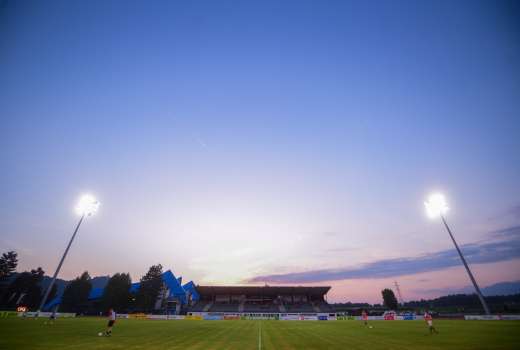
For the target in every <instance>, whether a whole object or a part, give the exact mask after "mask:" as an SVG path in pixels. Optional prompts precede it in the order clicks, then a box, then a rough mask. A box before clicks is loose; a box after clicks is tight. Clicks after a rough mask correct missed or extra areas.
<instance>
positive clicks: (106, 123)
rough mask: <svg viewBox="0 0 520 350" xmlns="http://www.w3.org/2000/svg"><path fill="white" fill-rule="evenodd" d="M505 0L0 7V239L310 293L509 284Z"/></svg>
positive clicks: (509, 52)
mask: <svg viewBox="0 0 520 350" xmlns="http://www.w3.org/2000/svg"><path fill="white" fill-rule="evenodd" d="M519 23H520V6H519V5H518V3H517V2H516V3H515V2H514V1H491V0H489V1H442V0H441V1H389V0H388V1H317V0H316V1H283V2H280V1H218V2H217V1H158V0H156V1H100V0H93V1H65V0H55V1H46V2H41V1H10V0H7V1H5V0H3V1H0V164H1V170H2V171H1V172H0V193H1V194H2V200H1V202H0V252H3V251H7V250H16V251H17V252H18V253H19V260H20V264H19V271H23V270H27V269H31V268H35V267H37V266H41V267H42V268H44V270H45V271H47V273H48V274H52V272H53V271H54V269H55V267H56V265H57V263H58V261H59V258H60V255H61V254H62V252H63V250H64V248H65V245H66V243H67V240H68V239H69V237H70V235H71V233H72V230H73V229H74V225H75V224H76V222H77V220H78V217H77V216H76V215H75V213H74V210H73V208H74V205H75V203H76V201H77V199H78V198H79V196H80V195H81V194H82V193H92V194H94V195H95V196H97V198H98V199H99V200H100V202H101V207H100V210H99V212H98V214H97V215H96V216H93V217H89V218H88V219H87V220H86V221H85V222H84V223H83V225H82V227H81V228H80V231H79V234H78V236H77V239H76V241H75V242H74V244H73V246H72V249H71V251H70V254H69V256H68V257H67V260H66V262H65V264H64V266H63V268H62V271H61V272H60V277H61V278H64V279H71V278H74V277H75V276H78V275H79V274H81V273H82V272H83V271H84V270H88V271H89V273H90V274H91V275H92V276H100V275H112V274H114V273H116V272H129V273H130V274H131V276H132V279H133V280H138V279H139V278H140V277H141V276H142V275H143V274H144V273H145V272H146V270H147V269H148V267H149V266H151V265H152V264H156V263H161V264H162V265H163V266H164V268H165V269H172V271H173V272H174V273H175V274H176V275H177V276H183V278H184V280H185V281H188V280H194V281H195V283H197V284H215V285H244V284H261V285H263V284H265V283H267V284H270V285H328V286H332V290H331V291H330V292H329V294H328V300H329V301H332V302H341V301H368V302H381V294H380V291H381V289H382V288H385V287H393V283H394V281H398V283H399V284H400V285H401V291H402V293H403V297H404V298H405V299H408V300H410V299H418V298H427V297H435V296H438V295H442V294H443V292H444V291H447V290H453V289H460V288H464V287H466V286H468V285H470V281H469V279H468V277H467V275H466V274H465V271H464V269H463V267H462V266H461V265H460V261H459V260H458V256H457V255H456V252H455V251H454V248H453V244H452V242H451V241H450V239H449V236H448V234H447V233H446V231H445V230H444V228H443V227H442V224H441V222H439V220H430V219H428V218H427V217H426V215H425V212H424V206H423V202H424V201H425V199H426V197H427V196H428V194H429V193H431V192H433V191H440V192H442V193H444V194H445V195H446V198H447V200H448V203H449V206H450V211H449V213H448V215H447V220H448V222H449V224H450V225H451V227H452V229H453V231H454V233H455V235H456V238H457V240H458V241H459V243H460V244H461V246H462V249H463V251H464V252H465V253H466V254H467V258H468V261H469V263H470V264H471V267H472V269H473V270H474V273H475V276H476V278H477V280H478V281H479V283H481V285H483V286H487V285H491V284H494V283H498V282H503V281H518V280H520V185H519V179H520V151H519V150H520V137H519V135H520V102H519V101H520V25H519Z"/></svg>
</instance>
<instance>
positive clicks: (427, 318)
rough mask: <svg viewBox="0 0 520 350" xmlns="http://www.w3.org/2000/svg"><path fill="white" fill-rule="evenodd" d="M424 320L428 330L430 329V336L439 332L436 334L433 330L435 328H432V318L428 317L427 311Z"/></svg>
mask: <svg viewBox="0 0 520 350" xmlns="http://www.w3.org/2000/svg"><path fill="white" fill-rule="evenodd" d="M424 320H425V321H426V323H427V324H428V328H429V329H430V334H433V333H435V334H437V333H439V332H437V330H436V329H435V327H434V326H433V318H432V315H430V314H429V313H428V311H426V312H425V313H424Z"/></svg>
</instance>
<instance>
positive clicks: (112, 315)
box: [105, 308, 116, 337]
mask: <svg viewBox="0 0 520 350" xmlns="http://www.w3.org/2000/svg"><path fill="white" fill-rule="evenodd" d="M114 323H116V312H115V311H114V309H112V308H110V309H109V310H108V325H107V330H106V332H105V335H106V336H107V337H109V336H111V335H112V327H114Z"/></svg>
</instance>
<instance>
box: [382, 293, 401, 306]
mask: <svg viewBox="0 0 520 350" xmlns="http://www.w3.org/2000/svg"><path fill="white" fill-rule="evenodd" d="M381 294H383V304H384V305H385V306H386V307H387V308H389V309H390V310H396V309H397V306H398V304H397V298H396V297H395V294H394V291H393V290H391V289H388V288H385V289H383V290H382V291H381Z"/></svg>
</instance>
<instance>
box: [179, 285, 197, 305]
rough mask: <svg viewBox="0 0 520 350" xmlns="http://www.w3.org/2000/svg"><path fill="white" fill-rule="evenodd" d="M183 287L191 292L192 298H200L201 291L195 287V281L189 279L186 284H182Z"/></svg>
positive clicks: (195, 299)
mask: <svg viewBox="0 0 520 350" xmlns="http://www.w3.org/2000/svg"><path fill="white" fill-rule="evenodd" d="M182 288H183V289H184V290H185V291H186V292H188V293H190V294H191V299H192V300H194V301H198V300H199V299H200V295H199V292H197V288H196V287H195V283H193V281H189V282H188V283H186V284H185V285H183V286H182Z"/></svg>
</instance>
